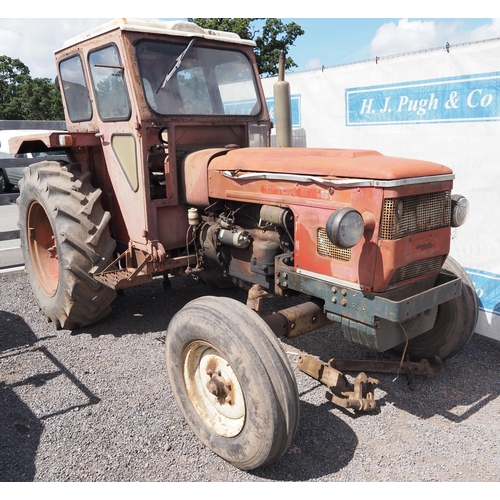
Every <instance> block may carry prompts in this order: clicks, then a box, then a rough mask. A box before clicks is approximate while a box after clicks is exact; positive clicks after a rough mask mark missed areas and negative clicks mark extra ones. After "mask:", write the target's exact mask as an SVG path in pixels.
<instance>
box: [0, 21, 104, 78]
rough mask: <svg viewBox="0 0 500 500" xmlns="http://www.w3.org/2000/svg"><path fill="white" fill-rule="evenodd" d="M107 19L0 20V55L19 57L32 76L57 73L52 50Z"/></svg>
mask: <svg viewBox="0 0 500 500" xmlns="http://www.w3.org/2000/svg"><path fill="white" fill-rule="evenodd" d="M107 21H109V19H95V18H93V19H81V18H80V19H5V18H4V19H0V55H3V56H8V57H12V58H13V59H19V60H20V61H21V62H23V63H24V64H25V65H26V66H28V68H29V69H30V74H31V76H32V77H33V78H37V77H39V78H50V79H53V78H54V77H55V76H56V67H55V63H54V51H55V50H57V49H59V48H61V46H62V44H63V43H64V41H65V40H67V39H69V38H72V37H74V36H76V35H78V34H79V33H82V32H84V31H87V30H88V29H91V28H94V27H96V26H99V25H100V24H103V23H104V22H107Z"/></svg>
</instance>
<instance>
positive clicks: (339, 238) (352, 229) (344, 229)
mask: <svg viewBox="0 0 500 500" xmlns="http://www.w3.org/2000/svg"><path fill="white" fill-rule="evenodd" d="M364 231H365V226H364V223H363V217H362V216H361V214H360V213H359V212H358V211H357V210H354V209H353V208H341V209H340V210H336V211H335V212H334V213H333V214H332V215H330V217H329V218H328V221H327V223H326V234H327V235H328V238H329V239H330V241H331V242H332V243H333V244H334V245H336V246H338V247H340V248H351V247H353V246H354V245H356V244H357V243H359V242H360V240H361V237H362V236H363V233H364Z"/></svg>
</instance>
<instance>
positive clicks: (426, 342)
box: [396, 257, 479, 360]
mask: <svg viewBox="0 0 500 500" xmlns="http://www.w3.org/2000/svg"><path fill="white" fill-rule="evenodd" d="M444 269H445V270H446V271H449V272H450V273H452V274H454V275H455V276H457V277H459V278H461V279H462V294H461V295H460V296H459V297H456V298H454V299H452V300H450V301H448V302H445V303H444V304H441V305H440V306H439V308H438V312H437V317H436V322H435V324H434V326H433V327H432V329H431V330H429V331H428V332H426V333H424V334H422V335H419V336H418V337H415V338H414V339H411V340H410V341H409V342H408V349H407V353H408V354H409V355H410V356H413V357H415V358H420V359H422V358H432V357H434V356H438V357H439V358H441V359H443V360H444V359H446V358H451V357H452V356H455V355H456V354H458V353H459V352H460V351H461V350H462V349H463V348H464V347H465V346H466V345H467V342H469V340H470V338H471V337H472V335H473V333H474V329H475V327H476V323H477V317H478V311H479V309H478V300H477V295H476V291H475V289H474V284H473V283H472V281H471V279H470V277H469V275H468V274H467V273H466V272H465V270H464V269H463V268H462V266H460V264H458V262H457V261H456V260H454V259H453V258H452V257H448V258H447V259H446V262H445V264H444ZM403 349H404V344H402V345H400V346H398V347H397V348H396V350H397V351H400V352H401V351H403Z"/></svg>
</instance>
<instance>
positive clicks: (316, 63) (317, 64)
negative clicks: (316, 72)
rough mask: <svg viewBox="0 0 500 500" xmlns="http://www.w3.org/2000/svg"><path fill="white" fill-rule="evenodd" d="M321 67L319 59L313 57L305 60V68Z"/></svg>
mask: <svg viewBox="0 0 500 500" xmlns="http://www.w3.org/2000/svg"><path fill="white" fill-rule="evenodd" d="M320 68H321V61H320V60H319V59H318V58H317V57H315V58H314V59H310V60H309V61H307V63H306V68H305V69H306V70H309V69H320Z"/></svg>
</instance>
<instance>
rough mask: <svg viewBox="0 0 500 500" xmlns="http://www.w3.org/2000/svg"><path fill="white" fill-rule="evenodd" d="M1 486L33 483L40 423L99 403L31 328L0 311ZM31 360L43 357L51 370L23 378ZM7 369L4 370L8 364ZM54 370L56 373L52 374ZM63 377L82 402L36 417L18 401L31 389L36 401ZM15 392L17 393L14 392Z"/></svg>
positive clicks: (29, 368) (21, 320) (30, 368)
mask: <svg viewBox="0 0 500 500" xmlns="http://www.w3.org/2000/svg"><path fill="white" fill-rule="evenodd" d="M0 325H2V330H1V333H0V367H1V368H2V371H1V372H0V482H12V481H15V482H19V481H33V479H34V477H35V472H36V466H35V458H36V455H37V450H38V445H39V442H40V436H41V434H42V432H43V428H44V426H43V421H44V420H47V419H48V418H51V417H54V416H56V415H60V414H63V413H67V412H69V411H72V410H74V409H75V408H82V407H85V406H89V405H93V404H96V403H98V402H99V398H97V397H96V396H95V395H94V394H93V393H92V392H91V391H90V390H89V389H88V388H87V387H85V385H84V384H82V383H81V382H80V381H79V380H78V379H77V378H76V377H75V376H74V375H73V374H72V373H71V372H70V371H69V370H68V369H67V368H66V367H65V366H64V365H63V364H62V363H61V362H60V361H59V360H58V359H57V358H56V357H55V356H54V355H53V354H52V353H51V352H50V351H49V350H48V349H47V348H46V347H45V346H43V345H37V342H40V340H44V339H38V338H37V337H36V335H35V334H34V333H33V331H32V330H31V328H30V327H29V326H28V325H27V324H26V323H25V321H24V320H23V319H22V318H21V317H20V316H18V315H17V314H12V313H9V312H6V311H2V310H0ZM30 355H31V356H34V355H38V356H43V358H44V359H45V361H48V362H49V364H50V366H52V367H53V369H52V370H51V371H49V372H43V373H36V374H34V375H31V376H28V377H25V376H23V371H24V370H26V371H31V372H32V367H31V366H30V365H29V359H31V358H30ZM12 360H15V363H11V364H10V366H11V368H10V369H5V368H4V367H6V366H7V365H8V364H9V361H12ZM54 368H55V370H54ZM61 375H62V376H64V377H65V378H66V380H68V382H69V383H70V384H72V385H73V386H74V387H76V388H77V390H78V392H79V394H83V396H84V402H83V403H81V402H80V403H79V404H75V405H69V406H68V407H66V408H61V409H58V410H55V411H52V412H50V413H47V414H45V415H42V416H41V417H37V416H36V415H35V414H34V413H33V412H32V411H31V409H30V407H29V405H28V404H27V403H26V402H25V401H23V400H22V398H20V397H19V395H18V392H22V391H23V389H26V388H29V387H31V388H32V389H35V391H32V394H31V397H36V396H37V394H35V393H36V389H37V388H40V387H43V386H45V384H47V383H49V382H50V381H51V380H53V379H55V378H57V377H59V376H61ZM16 389H17V391H16Z"/></svg>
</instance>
